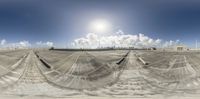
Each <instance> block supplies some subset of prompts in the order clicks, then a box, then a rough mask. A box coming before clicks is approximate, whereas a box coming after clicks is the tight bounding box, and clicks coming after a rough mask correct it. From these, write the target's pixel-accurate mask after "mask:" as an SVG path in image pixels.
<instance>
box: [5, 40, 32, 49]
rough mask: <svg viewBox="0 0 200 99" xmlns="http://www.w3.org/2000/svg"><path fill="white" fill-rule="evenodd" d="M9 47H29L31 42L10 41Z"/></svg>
mask: <svg viewBox="0 0 200 99" xmlns="http://www.w3.org/2000/svg"><path fill="white" fill-rule="evenodd" d="M7 47H10V48H29V47H31V44H30V43H29V41H25V40H24V41H19V42H17V43H8V44H7Z"/></svg>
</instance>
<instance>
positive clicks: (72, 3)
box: [0, 0, 200, 47]
mask: <svg viewBox="0 0 200 99" xmlns="http://www.w3.org/2000/svg"><path fill="white" fill-rule="evenodd" d="M98 18H101V19H105V20H107V21H109V22H110V23H111V24H112V25H113V32H116V31H118V30H123V32H124V33H125V34H132V35H138V34H139V33H142V34H144V35H146V36H148V37H151V38H153V39H162V40H165V41H169V40H173V41H175V40H177V39H178V40H180V41H181V42H182V43H184V44H187V45H188V46H191V47H194V42H195V39H197V40H199V41H200V1H198V0H42V1H39V0H38V1H37V0H32V1H31V0H27V1H25V0H24V1H22V0H20V1H15V2H11V1H10V2H8V1H1V2H0V40H1V39H6V41H7V42H19V41H23V40H26V41H29V42H30V43H35V42H39V41H43V42H47V41H51V42H53V43H54V45H55V46H58V47H64V46H66V45H67V44H69V43H70V42H73V40H74V39H76V38H81V37H84V36H85V35H87V34H88V33H89V31H88V29H87V28H88V25H89V23H90V22H91V21H93V20H95V19H98Z"/></svg>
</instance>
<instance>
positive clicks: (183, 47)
mask: <svg viewBox="0 0 200 99" xmlns="http://www.w3.org/2000/svg"><path fill="white" fill-rule="evenodd" d="M174 49H175V51H187V50H189V49H188V48H187V47H186V46H185V45H177V46H175V48H174Z"/></svg>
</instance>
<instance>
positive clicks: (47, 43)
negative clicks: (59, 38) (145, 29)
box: [36, 41, 53, 47]
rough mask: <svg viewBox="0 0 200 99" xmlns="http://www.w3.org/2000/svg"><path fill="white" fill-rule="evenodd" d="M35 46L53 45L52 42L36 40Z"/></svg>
mask: <svg viewBox="0 0 200 99" xmlns="http://www.w3.org/2000/svg"><path fill="white" fill-rule="evenodd" d="M36 45H37V47H52V46H53V42H50V41H47V42H42V41H39V42H36Z"/></svg>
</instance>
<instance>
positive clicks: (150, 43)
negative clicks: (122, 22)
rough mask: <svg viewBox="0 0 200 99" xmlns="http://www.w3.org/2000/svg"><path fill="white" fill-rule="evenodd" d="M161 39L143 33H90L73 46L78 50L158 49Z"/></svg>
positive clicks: (76, 40)
mask: <svg viewBox="0 0 200 99" xmlns="http://www.w3.org/2000/svg"><path fill="white" fill-rule="evenodd" d="M161 42H162V40H161V39H153V38H150V37H148V36H146V35H144V34H142V33H139V34H137V35H131V34H125V33H124V32H123V31H121V30H119V31H118V32H116V33H115V34H112V35H108V36H100V35H97V34H94V33H88V34H87V35H86V37H81V38H77V39H75V40H74V41H73V43H72V45H73V47H76V48H97V47H114V46H115V47H137V48H141V47H157V46H160V44H161Z"/></svg>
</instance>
